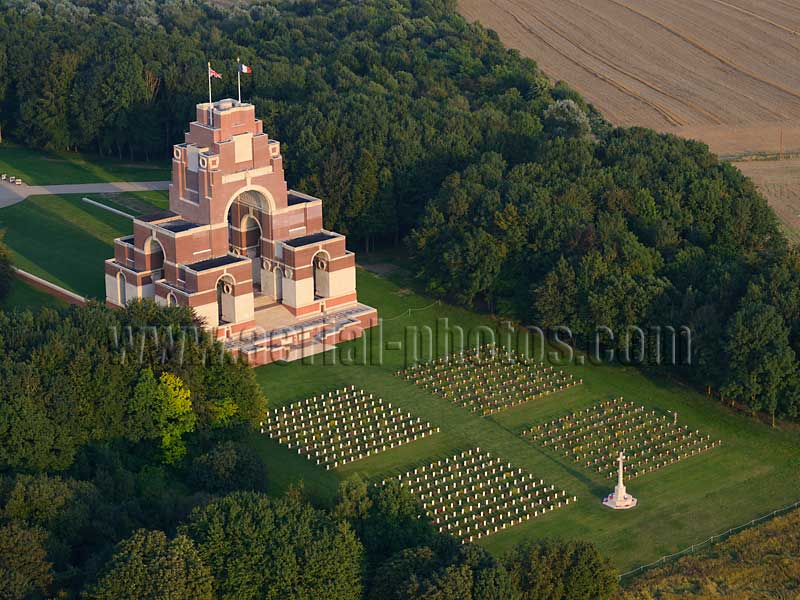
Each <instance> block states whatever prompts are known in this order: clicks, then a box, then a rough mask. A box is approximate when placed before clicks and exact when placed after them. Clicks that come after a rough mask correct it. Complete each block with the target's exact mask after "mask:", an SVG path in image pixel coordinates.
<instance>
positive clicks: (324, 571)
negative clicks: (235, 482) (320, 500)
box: [180, 492, 363, 600]
mask: <svg viewBox="0 0 800 600" xmlns="http://www.w3.org/2000/svg"><path fill="white" fill-rule="evenodd" d="M180 531H181V532H182V533H184V534H186V535H188V536H189V537H191V538H192V539H193V540H194V541H195V544H196V545H197V548H198V551H199V553H200V556H201V557H202V558H203V560H204V561H205V562H206V563H207V564H209V565H210V566H211V569H212V573H213V574H214V576H215V579H216V581H217V586H216V588H215V593H216V596H217V597H218V598H220V599H221V600H233V599H236V600H248V599H256V598H297V599H309V600H310V599H312V598H331V599H332V600H352V599H354V598H358V597H360V595H361V585H362V584H361V576H362V575H361V562H362V559H363V554H362V547H361V544H360V542H359V541H358V539H357V538H356V537H355V535H354V533H353V531H352V529H351V528H350V527H349V525H347V524H346V523H338V524H337V523H335V522H333V521H331V520H330V519H329V518H328V516H327V515H325V514H324V513H323V512H321V511H318V510H316V509H314V508H312V507H311V506H310V505H309V504H307V503H306V502H305V501H303V500H302V499H301V498H300V497H299V495H297V494H296V493H295V494H289V495H287V496H285V497H283V498H280V499H272V498H269V497H267V496H264V495H261V494H258V493H254V492H234V493H232V494H229V495H227V496H225V497H224V498H221V499H219V500H215V501H213V502H211V503H209V504H207V505H206V506H203V507H200V508H197V509H195V511H194V512H193V513H192V515H191V517H190V518H189V521H188V523H187V524H186V525H185V526H182V527H181V528H180Z"/></svg>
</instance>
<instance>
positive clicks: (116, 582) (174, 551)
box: [84, 529, 214, 600]
mask: <svg viewBox="0 0 800 600" xmlns="http://www.w3.org/2000/svg"><path fill="white" fill-rule="evenodd" d="M213 589H214V581H213V578H212V576H211V572H210V569H209V568H208V567H207V566H206V565H205V564H203V561H202V560H201V558H200V556H199V555H198V552H197V549H196V548H195V547H194V544H193V543H192V541H191V540H190V539H189V538H187V537H186V536H183V535H178V536H177V537H175V538H174V539H172V540H169V539H167V536H166V534H165V533H164V532H163V531H146V530H143V529H141V530H139V531H137V532H136V533H134V534H133V535H132V536H131V537H129V538H128V539H126V540H124V541H122V542H120V544H119V545H118V546H117V549H116V552H115V553H114V556H113V557H112V558H111V560H110V561H109V563H108V564H107V565H106V566H105V568H104V570H103V573H102V575H101V576H100V578H99V579H98V581H97V582H96V583H95V584H93V585H91V586H90V587H89V588H88V589H87V590H86V591H85V593H84V597H86V598H87V599H90V600H185V599H186V598H193V599H195V598H196V599H197V600H212V599H213V598H214V594H213Z"/></svg>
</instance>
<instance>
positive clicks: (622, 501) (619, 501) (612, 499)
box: [603, 452, 638, 510]
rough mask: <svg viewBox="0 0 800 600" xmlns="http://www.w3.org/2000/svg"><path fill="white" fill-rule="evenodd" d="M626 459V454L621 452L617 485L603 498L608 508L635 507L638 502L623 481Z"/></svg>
mask: <svg viewBox="0 0 800 600" xmlns="http://www.w3.org/2000/svg"><path fill="white" fill-rule="evenodd" d="M624 461H625V455H624V454H623V453H622V452H620V453H619V458H617V462H618V463H619V473H618V475H617V485H616V486H615V487H614V493H613V494H611V495H609V496H606V497H605V498H603V504H604V505H605V506H607V507H608V508H613V509H615V510H626V509H628V508H633V507H634V506H636V504H637V503H638V500H636V498H634V497H633V496H631V495H630V494H629V493H628V491H627V490H626V489H625V484H624V483H623V481H622V468H623V467H622V465H623V462H624Z"/></svg>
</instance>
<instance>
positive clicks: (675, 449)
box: [523, 398, 722, 479]
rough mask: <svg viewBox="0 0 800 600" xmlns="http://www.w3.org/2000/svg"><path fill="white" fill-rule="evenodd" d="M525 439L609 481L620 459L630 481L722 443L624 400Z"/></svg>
mask: <svg viewBox="0 0 800 600" xmlns="http://www.w3.org/2000/svg"><path fill="white" fill-rule="evenodd" d="M523 436H524V437H525V438H527V439H529V440H531V441H533V442H536V443H538V444H539V445H542V446H545V447H547V448H551V449H552V450H555V451H558V452H559V453H562V454H563V455H564V456H566V457H568V458H570V459H572V460H574V461H575V462H576V463H578V464H579V465H581V466H582V467H584V468H587V469H589V470H591V471H594V472H596V473H599V474H601V475H603V476H605V477H609V478H613V477H616V476H617V461H618V460H619V459H618V456H619V455H620V452H624V453H625V457H626V459H625V460H626V472H627V475H628V478H631V479H632V478H635V477H639V476H640V475H644V474H645V473H651V472H653V471H656V470H658V469H661V468H663V467H666V466H668V465H671V464H674V463H676V462H678V461H681V460H684V459H686V458H689V457H691V456H695V455H697V454H700V453H702V452H706V451H707V450H711V449H712V448H716V447H717V446H719V445H720V444H721V443H722V442H721V441H712V439H711V436H710V435H705V434H703V433H701V432H700V431H697V430H691V429H690V428H689V427H686V426H683V425H679V424H678V418H677V413H673V414H659V413H657V412H656V411H655V410H647V409H646V408H645V407H644V406H640V405H636V404H634V403H633V402H627V401H626V400H624V399H623V398H616V399H614V400H609V401H606V402H601V403H600V404H597V405H594V406H590V407H588V408H585V409H582V410H579V411H577V412H574V413H571V414H568V415H565V416H562V417H559V418H557V419H553V420H552V421H550V422H547V423H543V424H540V425H537V426H535V427H533V428H532V429H529V430H527V431H526V432H524V433H523Z"/></svg>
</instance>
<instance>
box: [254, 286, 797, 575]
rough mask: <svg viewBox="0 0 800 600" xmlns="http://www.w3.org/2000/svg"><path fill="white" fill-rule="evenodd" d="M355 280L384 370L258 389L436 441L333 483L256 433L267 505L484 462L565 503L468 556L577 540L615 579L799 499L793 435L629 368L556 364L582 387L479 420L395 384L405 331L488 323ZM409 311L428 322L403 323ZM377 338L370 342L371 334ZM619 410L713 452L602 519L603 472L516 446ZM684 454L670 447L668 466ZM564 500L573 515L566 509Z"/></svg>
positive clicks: (646, 478)
mask: <svg viewBox="0 0 800 600" xmlns="http://www.w3.org/2000/svg"><path fill="white" fill-rule="evenodd" d="M358 278H359V281H358V286H359V298H360V299H363V301H364V302H367V303H369V304H370V305H371V306H376V307H377V308H378V310H379V314H380V315H381V316H382V317H383V318H384V319H386V320H385V321H384V324H383V347H384V350H383V364H369V361H367V364H355V365H346V364H341V363H337V361H334V359H333V353H332V352H329V353H327V354H326V355H325V356H324V358H323V357H320V356H317V357H316V358H315V359H314V361H313V364H303V362H295V363H290V364H287V365H270V366H266V367H260V368H258V369H257V377H258V379H259V382H260V383H261V384H262V386H263V387H264V389H265V391H266V393H267V396H268V398H269V401H270V406H271V408H272V409H275V408H281V407H282V406H284V405H288V404H291V403H296V402H299V401H302V400H304V399H306V398H311V397H314V396H320V395H323V394H328V393H330V392H334V391H335V390H339V389H344V388H349V387H350V386H355V388H356V389H357V390H362V389H363V390H365V392H367V393H369V394H372V395H373V396H374V397H375V398H380V399H381V400H382V401H383V402H386V403H390V404H391V405H392V407H398V408H399V409H400V410H401V411H405V412H408V413H411V415H413V416H414V417H415V418H420V419H421V420H422V421H423V422H429V423H430V424H431V426H432V427H433V428H437V427H438V428H439V431H438V432H437V433H434V434H433V435H430V436H426V437H424V438H419V439H417V440H414V441H412V442H410V443H407V444H403V445H401V446H399V447H394V448H389V449H387V450H385V451H382V452H378V453H375V454H371V455H370V456H365V457H363V458H361V459H359V460H356V461H353V462H349V463H347V464H345V465H343V466H339V467H337V468H334V469H330V470H326V469H325V467H323V466H317V465H316V464H314V463H313V462H312V461H309V460H308V458H307V457H306V456H304V455H302V454H298V453H297V449H296V448H295V449H289V448H287V447H286V446H285V445H281V444H280V443H278V441H277V440H273V439H270V438H269V436H268V435H261V434H259V433H255V434H253V435H252V436H251V442H252V444H253V446H254V447H255V448H257V449H258V450H259V451H260V452H261V454H262V456H263V457H264V458H265V460H266V461H267V463H268V466H269V475H270V481H271V482H272V485H273V486H274V489H273V492H274V493H278V492H280V491H282V490H283V489H285V487H286V486H288V485H289V484H290V483H292V482H297V481H299V480H301V479H302V480H303V483H304V487H305V490H306V492H307V493H308V494H309V495H310V497H312V498H313V499H314V500H316V501H317V502H320V503H322V504H329V503H331V502H333V500H334V498H335V495H336V487H337V485H338V483H339V481H340V480H342V479H345V478H347V477H349V476H353V475H356V474H358V475H360V476H362V477H365V478H367V479H368V480H369V481H370V482H371V483H374V484H381V483H382V482H383V481H384V480H388V479H391V478H397V477H398V476H404V477H405V476H407V474H408V472H409V471H410V472H412V473H413V471H414V469H418V470H419V469H422V468H423V467H425V468H430V466H431V464H432V463H434V462H437V463H438V461H442V464H446V461H447V460H448V459H449V460H451V461H452V460H453V459H454V457H456V456H460V455H461V454H462V453H464V452H469V451H470V450H472V449H474V448H480V451H481V452H482V453H488V454H490V455H491V457H492V458H494V459H497V460H499V461H501V462H502V463H503V464H506V463H511V465H512V467H513V469H522V470H523V472H524V473H525V474H527V475H529V476H530V477H531V479H532V480H535V481H536V482H537V483H538V482H539V481H543V482H544V484H546V485H547V486H554V489H555V490H558V491H561V490H563V491H564V492H565V497H566V498H569V499H570V500H571V502H570V503H569V504H568V505H567V504H566V503H564V504H563V505H562V506H561V507H560V508H558V509H557V510H553V511H548V512H546V514H539V515H538V516H536V517H535V518H530V519H527V520H523V522H522V523H519V524H515V525H514V526H510V527H507V528H505V529H501V530H499V531H497V532H494V531H493V532H492V533H491V535H486V536H483V535H482V536H481V538H480V539H479V540H477V539H476V540H474V541H476V543H479V544H481V545H484V546H485V547H486V548H488V549H489V550H490V551H493V552H498V553H500V552H503V551H505V550H507V549H509V548H510V547H511V546H512V545H513V544H514V543H517V542H520V541H523V540H524V539H530V538H538V537H562V538H571V537H574V538H586V539H591V540H592V541H594V542H596V543H597V544H598V545H599V547H600V548H601V550H602V551H603V552H604V553H605V554H606V555H607V556H610V557H612V560H613V561H614V563H615V565H616V566H617V567H618V568H619V569H620V570H623V571H624V570H627V569H629V568H632V567H635V566H637V565H639V564H642V563H645V562H649V561H651V560H654V559H657V558H659V557H661V556H662V555H664V554H668V553H671V552H674V551H676V550H678V549H682V548H683V547H685V546H688V545H691V544H692V543H693V542H695V541H698V540H702V539H705V538H707V537H708V536H710V535H712V534H715V533H718V532H719V531H723V530H726V529H728V528H729V527H731V526H734V525H738V524H740V523H743V522H746V521H749V520H750V519H752V518H754V517H756V516H759V515H761V514H764V513H767V512H770V511H772V510H773V509H774V508H777V507H780V506H784V505H786V504H788V503H789V502H791V501H794V500H797V499H798V498H800V432H798V431H797V430H796V429H795V428H792V427H790V426H787V428H786V429H785V430H771V429H770V428H769V427H768V426H767V425H764V424H762V423H760V422H758V421H756V420H754V419H750V418H748V417H746V416H744V415H741V414H738V413H735V412H732V411H731V410H730V409H729V408H727V407H725V406H722V405H721V404H720V403H719V401H718V400H716V399H714V398H708V397H706V396H705V395H703V394H700V393H698V392H696V391H695V390H693V389H691V388H689V387H686V386H684V385H682V384H681V383H679V382H676V381H673V380H670V379H667V378H665V377H662V376H660V375H659V374H658V373H656V374H646V373H644V372H643V371H640V370H639V369H636V368H633V367H619V366H596V365H591V364H586V365H584V366H579V365H577V364H554V365H551V366H552V367H553V368H554V369H555V372H559V371H562V370H563V371H564V374H565V376H566V375H571V376H572V378H573V382H574V383H577V382H579V381H581V380H582V383H581V384H580V385H572V386H565V389H563V390H561V391H556V392H555V393H549V394H547V395H543V396H541V397H537V398H534V399H531V400H529V401H527V402H524V403H522V404H517V405H516V406H513V407H509V408H502V409H500V410H498V411H496V412H493V413H492V414H490V415H487V416H480V413H476V412H472V411H471V410H470V408H469V407H462V406H460V405H459V404H458V403H454V402H453V400H452V398H449V397H448V398H445V397H443V396H441V395H439V393H438V392H437V391H434V389H433V387H430V388H429V389H425V387H424V386H422V385H419V384H415V383H414V381H413V380H406V379H404V378H403V376H400V375H398V372H399V371H403V370H405V369H407V368H409V367H410V366H411V364H407V363H406V360H405V351H404V349H400V350H389V349H387V347H389V348H395V347H397V343H398V342H400V343H401V346H402V347H405V345H406V344H407V342H408V339H407V337H408V336H409V334H408V332H407V329H408V328H417V329H419V328H422V327H424V326H426V325H427V326H430V327H431V328H434V329H435V326H436V322H437V319H442V318H447V319H449V324H450V325H451V326H453V325H456V324H457V325H460V326H461V327H463V328H464V329H465V330H466V331H475V330H476V328H477V327H479V326H480V325H490V326H492V325H493V323H492V322H491V321H490V320H489V319H488V318H487V317H484V316H481V315H477V314H475V313H472V312H469V311H465V310H462V309H458V308H454V307H451V306H448V305H446V304H436V303H433V300H432V299H430V298H426V297H423V296H420V295H417V294H414V293H412V292H410V291H409V290H408V289H406V288H402V287H399V286H398V285H396V284H395V283H393V282H392V281H390V280H388V279H385V278H381V277H378V276H376V275H373V274H371V273H368V272H366V271H363V270H359V272H358ZM409 308H418V309H424V310H419V311H413V312H412V314H411V315H409V314H408V309H409ZM373 331H375V335H376V336H377V334H378V332H377V330H373ZM368 340H369V343H370V347H371V348H372V352H371V354H372V356H373V357H377V354H378V352H377V350H376V348H377V346H378V344H377V341H376V337H375V336H368ZM484 341H485V340H484ZM498 341H502V340H501V338H498ZM472 342H473V344H474V339H473V341H472ZM362 348H363V344H362V342H361V341H357V342H351V343H347V344H343V345H342V346H340V351H339V352H338V355H339V356H345V357H346V358H347V357H350V358H352V357H353V356H354V355H355V357H356V358H357V359H358V358H359V356H360V353H361V351H362ZM441 350H443V349H442V348H440V351H441ZM535 350H538V348H535ZM535 353H536V352H534V354H535ZM534 358H535V359H537V360H538V358H539V357H538V356H537V357H534ZM306 362H307V363H311V362H312V361H310V360H308V361H306ZM355 362H356V363H358V362H360V361H359V360H356V361H355ZM376 362H378V361H376ZM545 362H547V359H545ZM619 398H624V399H625V401H626V402H630V403H631V405H634V406H635V407H636V409H640V408H643V409H644V410H646V411H648V414H649V415H650V416H649V417H648V418H650V419H653V420H654V421H656V420H658V423H662V422H663V423H666V427H667V428H672V426H673V419H674V413H675V412H677V413H678V415H679V420H678V427H680V428H685V431H687V432H688V431H691V432H697V431H699V432H700V434H697V433H695V434H694V435H695V436H697V435H701V436H702V439H703V442H702V444H706V443H708V444H709V445H710V444H711V443H712V442H713V443H714V444H715V445H714V447H713V449H712V448H709V449H708V451H702V452H700V451H697V452H696V453H695V454H692V451H691V449H689V456H686V457H682V458H681V459H680V460H675V461H674V463H671V464H668V465H666V466H664V467H663V468H658V469H655V470H653V471H651V472H646V473H640V474H638V476H637V477H635V478H631V479H629V480H628V489H629V491H630V492H631V493H632V494H634V495H635V496H636V497H637V498H638V499H639V505H638V506H637V507H636V508H635V509H633V510H630V511H624V512H620V511H612V510H609V509H608V508H606V507H604V506H602V504H601V500H602V498H603V497H604V496H606V495H607V494H608V493H610V492H611V491H612V490H613V481H612V480H611V479H609V478H608V473H607V472H605V471H604V472H602V473H598V472H597V471H596V469H595V470H592V469H587V468H586V467H585V466H582V465H580V464H577V463H576V462H575V461H574V460H573V459H572V458H571V457H566V456H564V455H563V452H558V451H553V450H552V449H550V448H546V447H543V446H542V444H541V443H539V442H536V441H533V440H530V439H526V437H525V434H526V433H527V432H529V431H530V430H531V429H532V428H533V427H535V426H537V425H543V424H545V423H548V422H550V421H552V420H554V419H556V420H557V419H559V418H560V417H563V416H564V415H566V414H569V413H577V412H578V411H581V410H586V411H588V410H589V409H593V408H594V407H596V406H597V405H599V404H600V403H602V402H613V401H615V400H617V399H619ZM632 410H635V409H632ZM649 411H655V412H656V414H655V415H651V414H650V412H649ZM642 412H643V411H641V410H640V412H639V413H637V414H640V413H642ZM642 416H644V415H642ZM681 431H683V429H681ZM687 435H688V434H687ZM706 439H708V440H709V441H708V442H706V441H705V440H706ZM682 443H684V442H681V443H676V444H675V449H676V450H675V451H676V452H679V451H678V450H677V448H678V447H679V446H680V445H681V444H682ZM700 447H701V448H702V445H701V446H700ZM419 472H422V471H419ZM631 475H632V473H631ZM573 497H577V501H575V502H573V501H572V498H573ZM480 510H485V509H484V508H483V507H482V508H481V509H480ZM464 533H466V532H465V531H462V537H463V534H464Z"/></svg>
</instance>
